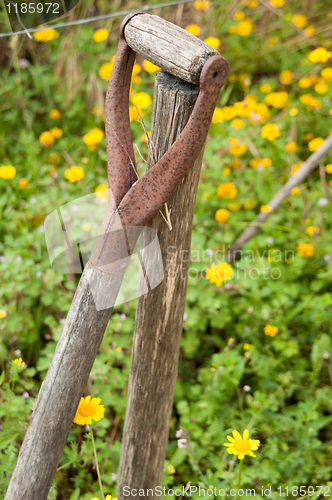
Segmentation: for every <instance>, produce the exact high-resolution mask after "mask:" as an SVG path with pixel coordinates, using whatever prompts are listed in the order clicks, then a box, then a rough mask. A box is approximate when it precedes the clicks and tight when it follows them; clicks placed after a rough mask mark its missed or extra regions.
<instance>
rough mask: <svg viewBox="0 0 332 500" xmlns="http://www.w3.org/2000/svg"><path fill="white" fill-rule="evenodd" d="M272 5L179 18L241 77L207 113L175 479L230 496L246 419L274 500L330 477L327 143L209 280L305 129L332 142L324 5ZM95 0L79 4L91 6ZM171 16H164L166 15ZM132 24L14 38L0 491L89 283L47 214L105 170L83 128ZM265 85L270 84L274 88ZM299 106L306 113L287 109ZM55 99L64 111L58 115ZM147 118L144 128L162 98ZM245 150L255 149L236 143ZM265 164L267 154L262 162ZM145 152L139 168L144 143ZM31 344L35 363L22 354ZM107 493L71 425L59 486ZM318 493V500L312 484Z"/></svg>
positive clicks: (96, 380) (103, 432) (301, 152)
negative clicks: (225, 275)
mask: <svg viewBox="0 0 332 500" xmlns="http://www.w3.org/2000/svg"><path fill="white" fill-rule="evenodd" d="M152 3H153V4H156V3H157V1H155V0H154V1H153V2H152ZM256 3H257V2H256ZM265 3H266V2H264V4H261V3H259V4H258V3H257V5H254V4H255V2H254V1H251V2H250V0H249V1H248V2H243V5H242V6H240V5H239V4H237V5H236V3H234V2H230V1H226V2H221V3H219V2H214V4H213V6H212V8H211V9H210V11H209V12H208V13H206V12H204V11H203V12H201V14H199V13H197V11H195V9H194V7H193V6H191V5H190V6H188V7H186V10H185V14H184V17H183V19H182V20H181V25H182V26H183V27H186V26H187V25H189V24H191V23H194V22H198V21H199V27H200V30H201V32H200V35H199V36H200V37H201V38H202V39H206V38H207V37H209V36H215V37H218V38H219V39H220V40H221V45H220V46H219V50H220V52H221V53H222V54H223V55H225V57H226V58H227V60H228V62H229V64H230V69H231V73H230V77H229V80H228V83H227V84H226V86H225V88H224V89H223V91H222V93H221V96H220V100H219V103H218V109H217V112H216V113H215V115H214V119H213V123H212V125H211V129H210V134H209V137H208V140H207V143H206V149H205V156H204V162H203V168H202V174H201V182H200V185H199V189H198V195H197V203H196V210H195V218H194V229H193V237H192V256H191V267H190V275H189V283H188V294H187V303H186V315H185V319H184V324H183V337H182V340H181V355H180V360H179V369H178V371H179V377H178V379H177V383H176V387H175V395H174V408H173V414H172V420H171V427H170V438H169V444H168V450H167V458H166V461H165V473H164V479H163V486H165V487H173V488H176V486H180V485H181V488H182V486H183V485H185V484H186V483H188V482H189V481H191V482H192V484H193V485H201V486H202V487H206V488H209V487H210V486H211V485H212V486H213V488H214V487H217V489H220V488H223V489H224V490H225V491H228V490H229V489H231V488H236V487H237V478H238V463H237V462H238V461H237V459H236V458H235V457H234V456H231V455H228V453H227V450H226V448H225V447H224V445H223V443H224V442H225V441H226V436H227V435H229V434H230V433H231V432H232V430H233V429H237V430H239V432H241V433H243V430H244V429H246V428H247V429H249V431H250V437H251V438H253V439H259V440H260V442H261V446H260V448H259V449H258V450H257V452H255V453H256V455H257V457H256V458H250V457H246V458H245V459H244V463H243V466H244V467H243V473H242V487H244V488H254V489H255V490H256V496H261V490H262V487H264V488H267V487H268V485H272V489H273V491H274V492H273V494H272V496H273V497H277V496H279V493H278V491H277V488H278V487H282V488H286V487H287V486H288V487H289V488H291V487H296V486H298V487H299V486H300V485H306V487H309V486H314V487H315V488H316V486H319V485H328V486H330V487H331V486H332V483H331V458H330V457H331V452H332V444H331V439H332V427H331V422H332V417H331V413H332V403H331V384H332V364H331V359H332V341H331V332H332V321H331V311H332V298H331V291H332V286H331V280H332V272H331V265H332V264H331V262H332V260H331V258H332V236H331V222H332V219H331V210H330V205H331V201H330V199H331V194H330V193H331V189H330V186H331V185H332V175H331V171H332V169H331V170H329V169H328V168H327V169H326V172H325V170H324V166H326V165H328V164H330V163H332V155H331V153H329V154H328V156H327V157H326V158H324V160H323V161H322V168H321V173H320V174H319V172H318V170H317V171H315V172H313V173H312V175H311V176H310V177H309V178H308V179H306V180H305V181H304V182H303V184H302V185H300V186H299V188H300V191H301V192H300V194H297V195H291V196H289V197H288V198H286V199H285V200H284V202H283V204H282V205H281V207H280V208H279V209H278V210H277V212H276V213H275V214H273V215H272V216H271V217H270V218H269V219H268V221H267V222H266V223H264V224H263V225H262V227H261V230H260V232H259V233H258V234H257V235H256V236H255V237H253V238H252V239H251V240H250V241H249V242H248V243H247V244H246V245H245V246H244V247H243V248H242V259H241V260H239V261H237V262H235V263H233V264H232V267H233V272H234V276H233V278H232V279H231V280H229V281H227V283H226V284H225V283H224V284H223V285H222V286H221V287H217V286H216V285H215V284H214V283H210V282H209V281H208V280H207V279H205V273H206V271H207V270H208V269H209V268H211V266H212V265H218V263H219V262H225V261H226V260H227V250H228V245H231V244H232V243H234V241H235V240H236V238H237V237H238V236H239V235H240V234H241V233H242V231H243V230H244V229H245V228H246V227H247V226H248V225H249V223H250V222H251V221H253V220H254V219H255V217H256V216H257V215H258V213H259V211H260V206H262V205H267V204H268V203H269V201H270V200H271V198H272V197H273V195H274V194H275V193H276V192H277V191H278V189H280V187H281V186H282V185H283V184H284V183H285V181H286V180H287V179H288V177H289V176H290V174H291V167H292V165H293V166H294V165H298V164H299V163H300V162H302V161H305V160H306V159H307V158H308V156H309V155H310V154H311V151H310V150H309V149H310V147H309V146H308V143H309V141H310V140H311V139H312V138H317V137H322V138H326V137H327V135H328V134H329V132H330V130H331V120H330V117H331V114H332V111H331V109H332V102H331V99H332V86H331V80H332V77H331V79H330V80H329V79H326V81H325V83H326V85H327V86H328V89H327V90H326V92H324V93H323V94H321V93H320V92H317V87H316V85H317V84H319V83H324V81H323V79H322V77H321V70H322V69H324V68H328V67H331V66H332V61H331V59H330V60H329V61H327V62H325V63H321V62H318V63H310V62H309V61H308V59H307V55H308V53H310V52H311V51H312V50H314V49H315V48H316V47H324V48H326V49H327V50H329V49H331V44H332V39H331V36H330V32H329V31H328V27H329V24H330V18H331V16H332V13H331V11H330V12H329V10H328V5H327V2H325V1H323V0H320V1H318V2H314V3H312V4H310V3H306V7H305V8H304V6H303V5H302V4H300V3H299V2H296V1H294V0H289V1H288V2H286V3H285V5H284V6H283V7H281V8H275V7H273V6H271V5H270V4H268V5H269V6H270V8H267V7H266V5H265ZM272 3H273V2H272ZM108 4H109V3H107V2H104V1H99V2H96V5H95V9H96V11H94V12H95V13H96V14H97V12H98V13H103V12H106V11H107V12H109V11H110V10H113V11H115V9H116V8H118V6H119V5H120V4H119V3H115V4H114V5H113V6H110V5H108ZM89 5H90V2H88V1H84V2H83V3H82V5H81V7H80V8H82V9H83V8H88V7H89ZM130 5H131V4H130ZM250 5H251V6H250ZM128 7H129V4H128ZM121 8H122V7H121ZM124 8H125V7H124ZM238 11H240V12H243V13H244V15H245V18H246V19H248V18H250V19H251V22H252V25H253V28H252V29H251V31H250V32H249V33H248V34H247V35H245V36H241V34H240V33H239V30H240V31H241V28H239V25H240V23H241V22H242V21H241V20H239V21H236V20H234V17H236V15H237V16H239V14H238ZM165 12H166V11H165ZM169 12H172V13H174V12H175V11H174V8H173V9H170V11H169ZM294 14H304V15H305V16H306V17H307V23H308V25H309V24H310V25H313V26H314V28H315V30H316V34H315V35H314V36H309V35H306V34H305V32H304V31H303V29H302V28H296V26H294V23H293V22H292V16H293V15H294ZM161 15H162V16H165V17H167V16H168V14H167V13H164V11H163V10H162V11H161ZM172 15H173V14H170V16H172ZM1 16H3V13H2V14H1ZM240 17H241V14H240ZM197 19H198V21H197ZM1 20H2V18H0V22H2V21H3V20H2V21H1ZM172 20H174V18H172ZM119 22H120V20H119V19H118V18H114V19H112V18H110V19H109V20H107V21H105V24H100V25H99V24H98V23H96V24H95V25H92V24H88V25H82V26H79V27H73V28H71V29H69V30H68V31H67V30H66V31H65V30H63V29H60V30H59V38H54V39H53V40H51V41H49V42H42V41H41V42H37V41H36V40H32V41H30V40H28V39H27V38H23V37H21V38H19V37H11V38H10V39H8V40H6V41H4V39H1V40H2V41H1V43H2V47H4V48H5V50H3V51H2V54H1V56H0V58H1V60H2V62H3V64H2V70H1V73H0V82H1V88H2V95H3V96H4V99H3V100H2V101H1V103H0V118H1V120H0V166H8V165H12V166H13V167H15V169H16V175H15V176H14V177H13V178H12V179H5V178H2V177H1V171H0V189H1V194H0V256H1V259H0V276H1V285H0V332H1V333H0V359H1V373H0V403H1V404H0V422H1V426H2V427H1V431H0V457H1V458H0V493H1V495H3V494H4V492H5V491H6V488H7V485H8V483H9V479H10V475H11V472H12V470H13V468H14V466H15V462H16V458H17V455H18V451H19V447H20V444H21V443H22V440H23V437H24V434H25V432H26V428H27V425H28V423H29V418H30V415H31V411H32V408H33V405H34V404H35V401H36V397H37V394H38V391H39V389H40V385H41V383H42V381H43V379H44V377H45V375H46V372H47V369H48V366H49V364H50V362H51V360H52V356H53V353H54V350H55V347H56V344H57V341H58V339H59V337H60V334H61V330H62V326H63V324H64V319H65V317H66V315H67V312H68V310H69V307H70V303H71V300H72V297H73V293H74V289H75V286H76V284H77V283H78V279H79V276H78V275H77V276H75V277H74V279H73V278H72V277H71V276H68V275H65V274H60V273H57V272H56V271H55V270H53V269H52V267H51V265H50V261H49V258H48V254H47V249H46V243H45V234H44V225H43V221H44V219H45V217H46V216H47V215H48V214H50V213H51V212H52V211H53V210H55V209H56V208H57V207H59V206H61V205H64V204H65V203H68V202H70V201H72V200H74V199H76V198H80V197H82V196H84V195H87V194H90V193H93V192H94V191H95V189H96V188H97V186H99V185H100V184H106V183H107V175H106V172H107V157H106V141H105V137H104V138H103V139H102V140H101V142H99V143H96V144H95V145H94V146H93V147H90V148H89V147H88V145H87V144H85V142H84V141H83V137H84V135H85V134H86V133H88V132H89V131H90V130H91V129H93V128H96V127H97V128H100V129H102V130H103V129H104V122H103V103H104V95H105V92H106V88H107V82H106V81H105V80H103V79H102V78H101V77H100V75H99V71H100V68H101V66H102V65H103V64H105V63H109V62H110V61H111V58H112V56H113V55H114V54H115V50H116V44H117V29H115V28H117V27H118V25H119ZM99 27H102V28H107V29H109V30H110V36H109V38H108V40H107V41H102V42H98V43H97V42H95V41H94V40H93V33H94V31H95V28H96V29H97V28H99ZM234 29H235V30H238V32H234ZM273 37H274V38H273ZM272 38H273V39H272ZM138 62H139V64H141V65H142V61H141V60H138ZM26 63H28V64H26ZM285 70H290V71H291V72H292V78H291V81H290V82H289V83H282V81H281V80H280V79H282V77H281V76H280V75H281V73H282V72H283V71H285ZM137 77H138V78H137ZM303 77H306V78H309V77H310V78H311V79H312V80H311V83H310V87H309V88H303V87H301V85H299V80H300V79H301V78H303ZM262 85H269V86H270V90H269V91H268V92H265V90H266V89H264V87H262ZM315 89H316V90H315ZM318 90H319V87H318ZM133 91H134V93H136V94H137V93H138V92H145V93H147V94H148V95H150V96H151V97H152V94H153V75H151V74H149V73H147V72H146V71H144V70H143V69H141V71H140V72H139V74H138V75H136V79H135V80H134V82H133ZM273 92H287V100H286V102H285V104H284V105H282V106H281V107H279V108H278V107H275V106H274V105H272V104H269V105H267V104H266V95H267V94H271V93H273ZM305 94H311V95H312V96H314V97H315V98H316V99H317V100H318V101H319V103H320V107H313V106H309V105H307V104H304V103H303V102H302V100H303V99H302V97H303V95H305ZM248 96H249V97H248ZM301 99H302V100H301ZM240 103H242V104H240ZM131 104H132V103H131ZM258 105H262V106H261V108H258V107H257V106H258ZM263 105H264V106H263ZM293 108H296V109H297V110H298V113H297V114H294V113H293V114H292V113H290V111H291V110H292V109H293ZM52 109H58V110H59V111H60V112H61V116H60V117H59V118H57V119H55V120H52V119H51V118H50V115H49V114H50V112H51V110H52ZM248 110H249V111H250V113H248V112H247V111H248ZM141 113H142V115H144V116H143V118H144V122H145V124H146V127H147V129H148V130H149V127H150V122H151V106H150V107H148V108H147V109H146V110H143V109H142V110H141ZM232 113H233V115H234V116H233V118H230V115H231V114H232ZM234 113H235V114H234ZM260 113H261V114H260ZM264 113H265V116H263V115H264ZM256 115H259V116H258V117H257V116H256ZM235 118H237V119H240V120H242V122H243V126H242V124H240V127H239V126H238V125H239V122H235V123H234V122H233V120H234V119H235ZM267 123H272V124H276V125H277V127H278V129H279V132H280V135H279V136H278V137H276V138H275V139H273V140H269V139H267V138H264V137H262V135H261V132H262V127H263V126H264V125H266V124H267ZM131 125H132V135H133V139H134V142H136V143H137V144H138V146H139V149H140V151H141V154H142V155H143V157H146V156H147V147H146V144H145V143H144V141H143V138H142V136H143V132H144V131H143V129H142V126H141V124H139V123H138V122H137V121H135V120H133V121H132V123H131ZM54 127H57V128H61V130H62V136H61V137H58V138H55V140H54V144H52V145H50V146H49V147H45V146H43V145H42V144H41V143H40V140H39V138H40V135H41V134H42V133H43V132H45V131H49V130H51V129H52V128H54ZM308 134H311V136H310V137H309V136H308ZM60 135H61V134H60ZM228 139H233V140H234V141H233V144H231V143H230V142H229V141H228ZM235 140H236V141H238V142H237V144H235ZM290 142H295V143H296V145H297V150H296V151H295V152H289V151H287V147H286V144H287V143H290ZM232 145H236V146H240V145H245V146H246V147H245V149H244V151H241V152H240V154H239V155H238V152H237V151H234V150H232ZM288 148H289V146H288ZM234 153H235V154H234ZM255 159H256V160H257V162H256V164H255V162H253V161H252V160H255ZM263 159H270V160H271V164H270V165H267V166H263V165H262V164H260V162H261V160H263ZM137 162H138V166H139V169H138V170H139V173H140V174H141V173H142V170H143V169H142V166H143V162H142V160H141V158H140V156H139V155H138V154H137ZM72 165H77V166H79V167H81V168H82V169H83V170H84V178H83V179H81V180H77V181H74V182H70V181H69V180H68V178H67V177H66V172H67V171H68V169H69V168H70V167H71V166H72ZM324 172H325V174H324ZM22 179H26V183H25V181H22ZM20 182H21V183H20ZM22 182H23V183H22ZM226 182H231V183H232V185H233V190H234V186H235V187H236V193H235V195H234V196H232V197H231V198H227V196H220V189H219V191H218V187H219V186H220V185H224V184H225V183H226ZM219 209H226V210H228V211H229V218H228V219H227V220H226V221H225V222H223V223H222V222H218V221H217V220H216V215H215V214H216V211H217V210H219ZM311 228H314V229H313V230H312V229H311ZM315 228H318V230H319V232H318V230H315ZM313 231H314V232H313ZM300 243H307V244H309V245H312V247H310V248H311V250H312V255H310V256H304V255H303V254H302V255H301V251H300V250H299V249H298V245H299V244H300ZM74 281H75V282H74ZM134 318H135V301H132V302H130V303H126V304H124V305H122V306H119V307H118V308H116V312H115V313H114V314H113V316H112V318H111V320H110V322H109V324H108V327H107V330H106V333H105V336H104V339H103V342H102V345H101V347H100V352H99V355H98V358H97V359H96V361H95V363H94V365H93V369H92V372H91V376H90V379H89V384H88V387H87V389H86V393H85V394H84V396H85V395H88V394H90V395H91V396H92V397H100V398H101V399H102V404H104V405H105V409H106V412H105V417H106V418H104V419H102V420H101V421H99V422H98V423H95V424H94V431H95V436H96V439H95V441H96V447H97V453H98V458H99V463H100V467H101V473H102V478H103V482H104V490H105V493H109V494H112V496H114V495H115V492H116V474H117V471H118V467H119V460H120V453H121V435H122V431H123V422H124V415H125V408H126V397H127V384H128V377H129V368H130V354H131V346H132V335H133V330H134ZM267 325H272V326H275V327H277V328H278V333H277V334H276V336H274V337H272V336H269V335H267V334H266V332H264V328H265V327H266V326H267ZM247 344H249V347H248V345H247ZM20 357H21V358H22V359H23V361H24V362H25V363H26V366H25V367H20V366H19V365H17V364H15V363H14V361H13V360H14V359H18V358H20ZM180 427H183V428H184V429H185V430H186V432H187V433H188V438H189V442H190V448H189V449H188V448H179V447H178V445H177V443H178V442H177V439H176V437H175V432H176V430H178V429H179V428H180ZM172 467H173V468H175V473H173V472H172ZM294 491H295V490H294ZM94 496H97V497H99V488H98V481H97V474H96V470H95V466H94V460H93V450H92V444H91V441H90V438H89V433H88V431H87V429H86V428H85V427H80V426H76V425H75V426H74V425H73V427H72V429H71V432H70V435H69V439H68V442H67V445H66V447H65V449H64V452H63V455H62V458H61V461H60V464H59V468H58V471H57V474H56V477H55V479H54V482H53V486H52V489H51V491H50V494H49V498H50V499H54V500H55V499H58V500H63V499H65V498H66V499H68V498H69V500H78V499H79V498H80V499H81V500H90V499H91V498H92V497H94ZM192 496H193V498H196V497H197V495H195V494H193V495H192ZM293 496H301V495H300V494H295V495H293ZM210 498H212V497H210ZM313 498H318V494H317V491H316V493H315V495H313Z"/></svg>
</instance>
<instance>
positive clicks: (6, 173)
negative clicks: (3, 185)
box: [0, 165, 16, 179]
mask: <svg viewBox="0 0 332 500" xmlns="http://www.w3.org/2000/svg"><path fill="white" fill-rule="evenodd" d="M15 175H16V168H14V167H13V166H12V165H3V166H2V167H0V179H14V177H15Z"/></svg>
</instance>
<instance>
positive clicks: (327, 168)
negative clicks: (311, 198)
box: [325, 163, 332, 174]
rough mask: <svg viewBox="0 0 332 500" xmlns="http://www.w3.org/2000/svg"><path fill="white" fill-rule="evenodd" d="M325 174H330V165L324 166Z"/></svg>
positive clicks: (331, 167)
mask: <svg viewBox="0 0 332 500" xmlns="http://www.w3.org/2000/svg"><path fill="white" fill-rule="evenodd" d="M325 172H326V173H328V174H332V163H329V164H328V165H325Z"/></svg>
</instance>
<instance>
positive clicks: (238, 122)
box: [231, 118, 246, 130]
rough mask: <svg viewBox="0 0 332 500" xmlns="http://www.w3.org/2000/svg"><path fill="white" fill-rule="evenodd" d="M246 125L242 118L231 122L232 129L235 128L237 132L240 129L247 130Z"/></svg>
mask: <svg viewBox="0 0 332 500" xmlns="http://www.w3.org/2000/svg"><path fill="white" fill-rule="evenodd" d="M245 126H246V124H245V123H244V121H243V120H241V118H235V120H232V121H231V127H233V128H235V130H238V129H239V128H245Z"/></svg>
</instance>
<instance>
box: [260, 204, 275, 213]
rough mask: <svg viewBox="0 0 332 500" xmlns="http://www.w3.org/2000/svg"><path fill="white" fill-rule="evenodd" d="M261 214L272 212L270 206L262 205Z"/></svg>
mask: <svg viewBox="0 0 332 500" xmlns="http://www.w3.org/2000/svg"><path fill="white" fill-rule="evenodd" d="M260 210H261V212H271V210H272V209H271V207H270V206H269V205H262V206H261V208H260Z"/></svg>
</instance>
